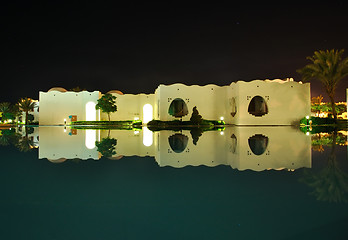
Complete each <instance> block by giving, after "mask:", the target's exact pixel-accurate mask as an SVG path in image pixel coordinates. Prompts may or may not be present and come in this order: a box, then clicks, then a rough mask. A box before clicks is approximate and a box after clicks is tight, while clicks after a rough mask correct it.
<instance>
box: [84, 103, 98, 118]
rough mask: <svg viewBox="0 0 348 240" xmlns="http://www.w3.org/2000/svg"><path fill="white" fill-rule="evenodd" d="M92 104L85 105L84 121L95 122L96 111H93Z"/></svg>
mask: <svg viewBox="0 0 348 240" xmlns="http://www.w3.org/2000/svg"><path fill="white" fill-rule="evenodd" d="M95 105H96V104H95V103H94V102H88V103H86V121H96V120H97V110H96V109H95Z"/></svg>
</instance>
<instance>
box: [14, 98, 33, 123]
mask: <svg viewBox="0 0 348 240" xmlns="http://www.w3.org/2000/svg"><path fill="white" fill-rule="evenodd" d="M18 107H19V109H20V110H21V111H23V112H25V125H27V124H28V115H29V112H30V111H34V107H35V103H34V102H33V100H32V99H31V98H27V97H26V98H22V99H20V100H19V102H18Z"/></svg>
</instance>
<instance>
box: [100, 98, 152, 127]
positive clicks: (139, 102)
mask: <svg viewBox="0 0 348 240" xmlns="http://www.w3.org/2000/svg"><path fill="white" fill-rule="evenodd" d="M112 95H113V96H115V97H116V106H117V111H116V112H114V113H111V114H110V119H111V120H112V121H119V120H134V119H135V118H139V120H141V121H142V120H143V107H144V105H145V104H151V105H152V107H153V109H155V107H156V106H155V96H154V94H136V95H134V94H124V95H120V94H117V93H112ZM100 116H101V120H104V121H107V120H108V115H107V114H106V113H103V112H101V114H100Z"/></svg>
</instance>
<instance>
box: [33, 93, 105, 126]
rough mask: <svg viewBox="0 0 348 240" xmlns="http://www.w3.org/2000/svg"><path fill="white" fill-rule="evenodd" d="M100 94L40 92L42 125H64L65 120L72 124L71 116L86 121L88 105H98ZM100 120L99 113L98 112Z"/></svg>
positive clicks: (97, 117)
mask: <svg viewBox="0 0 348 240" xmlns="http://www.w3.org/2000/svg"><path fill="white" fill-rule="evenodd" d="M99 96H100V92H99V91H94V92H87V91H82V92H59V91H49V92H40V100H39V101H40V114H39V124H40V125H58V124H64V119H66V120H67V123H70V119H69V116H70V115H77V120H78V121H83V120H86V104H87V103H88V102H94V103H95V104H97V100H98V99H99ZM96 119H97V120H99V111H96Z"/></svg>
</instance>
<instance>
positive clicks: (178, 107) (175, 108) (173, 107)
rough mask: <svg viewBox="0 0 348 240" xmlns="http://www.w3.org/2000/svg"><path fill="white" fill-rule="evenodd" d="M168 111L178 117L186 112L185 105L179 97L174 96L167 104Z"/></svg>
mask: <svg viewBox="0 0 348 240" xmlns="http://www.w3.org/2000/svg"><path fill="white" fill-rule="evenodd" d="M168 113H169V114H170V115H172V116H174V117H177V118H180V117H183V116H186V115H187V114H188V109H187V105H186V103H185V101H184V100H182V99H181V98H175V99H174V100H173V101H172V102H171V103H170V105H169V109H168Z"/></svg>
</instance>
